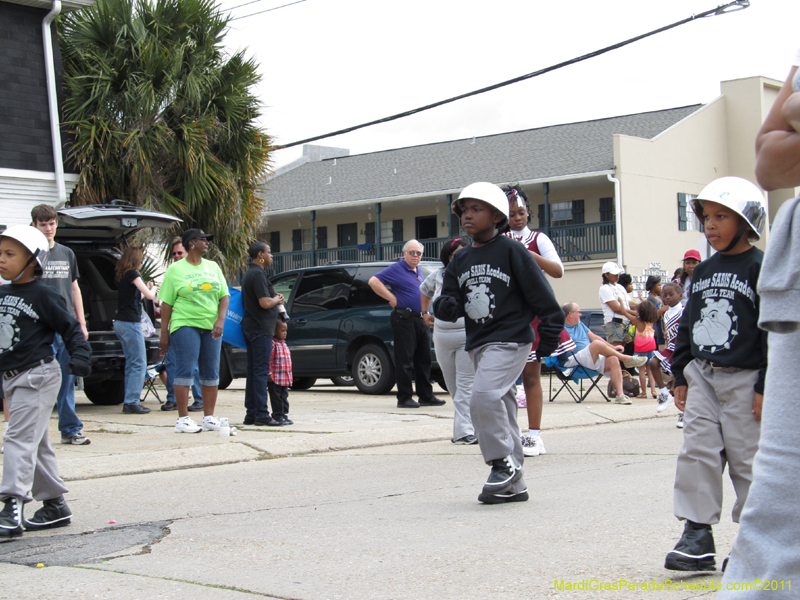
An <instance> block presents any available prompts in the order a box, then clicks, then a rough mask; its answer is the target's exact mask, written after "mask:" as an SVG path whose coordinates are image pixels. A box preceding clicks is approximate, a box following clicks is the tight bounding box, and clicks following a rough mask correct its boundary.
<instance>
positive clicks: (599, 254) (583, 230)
mask: <svg viewBox="0 0 800 600" xmlns="http://www.w3.org/2000/svg"><path fill="white" fill-rule="evenodd" d="M539 231H541V230H539ZM547 235H548V237H549V238H550V239H551V240H553V245H555V247H556V251H557V252H558V256H559V257H561V260H562V261H563V262H572V261H578V260H595V259H601V258H610V257H613V256H614V255H616V253H617V226H616V223H614V222H613V221H606V222H603V223H584V224H582V225H565V226H563V227H551V228H550V231H549V232H548V234H547Z"/></svg>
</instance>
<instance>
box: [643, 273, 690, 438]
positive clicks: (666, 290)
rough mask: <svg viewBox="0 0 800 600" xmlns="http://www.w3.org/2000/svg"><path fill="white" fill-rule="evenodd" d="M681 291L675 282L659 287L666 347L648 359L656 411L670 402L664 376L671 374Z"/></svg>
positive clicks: (681, 422)
mask: <svg viewBox="0 0 800 600" xmlns="http://www.w3.org/2000/svg"><path fill="white" fill-rule="evenodd" d="M682 295H683V291H682V290H681V287H680V286H679V285H678V284H677V283H673V282H670V283H665V284H664V285H663V286H662V288H661V299H662V300H663V302H664V306H662V307H661V309H660V310H659V312H662V311H665V309H666V311H665V312H664V313H663V319H664V330H665V332H666V341H667V347H666V348H665V349H664V350H656V351H655V352H654V353H653V358H651V359H650V372H651V373H652V374H653V379H654V380H655V382H656V386H658V397H657V398H656V400H657V401H658V406H657V408H656V411H657V412H664V411H665V410H666V409H667V407H668V406H669V404H670V402H672V394H670V392H669V389H668V388H667V386H665V385H664V377H663V375H662V373H664V374H666V375H670V376H671V375H672V366H671V365H672V353H673V352H674V351H675V340H676V339H677V337H678V325H679V324H680V322H681V315H682V314H683V304H681V296H682ZM678 427H679V428H682V427H683V414H680V415H678Z"/></svg>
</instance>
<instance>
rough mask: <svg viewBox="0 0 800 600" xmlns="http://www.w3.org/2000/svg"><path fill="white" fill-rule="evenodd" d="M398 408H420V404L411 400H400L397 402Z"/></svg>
mask: <svg viewBox="0 0 800 600" xmlns="http://www.w3.org/2000/svg"><path fill="white" fill-rule="evenodd" d="M397 408H419V402H416V401H414V400H411V399H410V398H409V399H408V400H398V401H397Z"/></svg>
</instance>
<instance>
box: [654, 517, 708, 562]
mask: <svg viewBox="0 0 800 600" xmlns="http://www.w3.org/2000/svg"><path fill="white" fill-rule="evenodd" d="M716 555H717V551H716V548H714V535H713V534H712V533H711V525H705V524H703V523H695V522H693V521H689V520H688V519H687V521H686V525H684V527H683V535H682V536H681V539H680V540H679V541H678V543H677V544H676V545H675V549H674V550H672V551H671V552H670V553H669V554H667V560H666V561H664V568H665V569H670V570H671V571H713V570H714V569H716V567H717V563H716V561H715V560H714V557H715V556H716Z"/></svg>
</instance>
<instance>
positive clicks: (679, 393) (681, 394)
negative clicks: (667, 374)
mask: <svg viewBox="0 0 800 600" xmlns="http://www.w3.org/2000/svg"><path fill="white" fill-rule="evenodd" d="M688 389H689V388H688V386H685V385H678V386H675V390H674V391H673V392H672V393H673V395H674V396H675V407H676V408H677V409H678V410H679V411H681V412H683V411H684V410H686V390H688Z"/></svg>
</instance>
